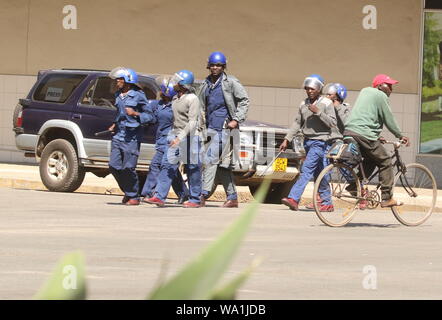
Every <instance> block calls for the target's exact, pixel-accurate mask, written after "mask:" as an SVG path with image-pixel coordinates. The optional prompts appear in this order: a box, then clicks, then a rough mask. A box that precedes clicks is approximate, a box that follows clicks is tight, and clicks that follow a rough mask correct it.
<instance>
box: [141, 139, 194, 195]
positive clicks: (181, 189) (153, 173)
mask: <svg viewBox="0 0 442 320" xmlns="http://www.w3.org/2000/svg"><path fill="white" fill-rule="evenodd" d="M166 150H167V146H161V148H158V149H157V152H156V153H155V155H154V156H153V158H152V161H151V162H150V166H149V173H148V174H147V178H146V182H145V183H144V186H143V190H142V191H141V196H143V197H152V196H153V195H154V191H155V187H156V186H157V183H158V177H159V174H160V172H161V164H162V161H163V158H164V154H165V151H166ZM172 189H173V191H174V192H175V194H176V195H177V196H178V197H179V198H182V197H188V196H189V189H188V188H187V186H186V184H185V183H184V181H183V177H182V176H181V172H180V171H179V170H177V171H176V176H175V178H174V179H173V180H172Z"/></svg>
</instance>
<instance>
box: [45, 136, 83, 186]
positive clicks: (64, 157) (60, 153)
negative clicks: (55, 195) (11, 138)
mask: <svg viewBox="0 0 442 320" xmlns="http://www.w3.org/2000/svg"><path fill="white" fill-rule="evenodd" d="M85 173H86V172H85V170H84V169H83V168H82V167H80V166H79V162H78V158H77V152H76V151H75V148H74V147H73V146H72V144H71V143H70V142H69V141H67V140H64V139H56V140H53V141H51V142H49V143H48V144H47V145H46V146H45V148H44V149H43V152H42V155H41V161H40V177H41V181H42V182H43V184H44V185H45V186H46V188H48V190H50V191H58V192H73V191H75V190H77V189H78V188H79V187H80V185H81V183H82V182H83V180H84V175H85Z"/></svg>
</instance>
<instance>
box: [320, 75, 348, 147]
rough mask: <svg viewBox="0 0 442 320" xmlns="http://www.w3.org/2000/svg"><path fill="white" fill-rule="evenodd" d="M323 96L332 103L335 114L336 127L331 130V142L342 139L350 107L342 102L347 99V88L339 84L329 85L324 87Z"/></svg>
mask: <svg viewBox="0 0 442 320" xmlns="http://www.w3.org/2000/svg"><path fill="white" fill-rule="evenodd" d="M323 91H324V94H325V96H326V97H327V98H329V99H330V100H331V101H333V106H334V107H335V112H336V121H337V125H336V126H334V127H332V129H331V140H332V142H333V140H335V139H342V138H343V136H342V134H343V133H344V123H345V121H346V120H347V118H348V116H349V115H350V111H351V106H350V104H348V103H346V102H344V100H345V98H346V97H347V88H346V87H345V86H344V85H343V84H340V83H330V84H327V85H326V86H325V87H324V90H323Z"/></svg>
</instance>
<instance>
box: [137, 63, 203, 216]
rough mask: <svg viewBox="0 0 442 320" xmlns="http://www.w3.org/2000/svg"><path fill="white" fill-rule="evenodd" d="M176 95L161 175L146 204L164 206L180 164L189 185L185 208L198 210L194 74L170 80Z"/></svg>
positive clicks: (183, 73)
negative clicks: (153, 192) (152, 194)
mask: <svg viewBox="0 0 442 320" xmlns="http://www.w3.org/2000/svg"><path fill="white" fill-rule="evenodd" d="M170 82H171V84H172V85H173V88H174V90H175V91H176V92H177V94H176V96H175V97H174V98H173V100H172V111H173V117H174V121H173V129H172V130H171V131H170V134H169V137H168V142H169V145H168V147H167V150H166V152H165V154H164V160H163V162H162V166H161V172H160V174H159V177H158V183H157V186H156V188H155V195H154V196H153V197H151V198H149V199H146V200H145V201H146V202H148V203H151V204H155V205H157V206H158V207H164V205H165V200H166V197H167V194H168V192H169V189H170V186H171V184H172V181H173V179H174V178H175V176H176V171H177V170H178V165H179V162H180V161H181V162H183V163H184V166H185V168H186V172H187V177H188V184H189V201H186V202H184V203H183V207H184V208H199V207H200V201H201V159H200V137H199V135H200V134H201V133H200V132H201V126H200V118H201V106H200V103H199V100H198V97H197V96H196V95H195V93H194V88H193V86H192V85H193V82H194V76H193V73H192V72H191V71H189V70H181V71H178V72H177V73H176V74H175V75H174V76H173V77H172V79H171V80H170Z"/></svg>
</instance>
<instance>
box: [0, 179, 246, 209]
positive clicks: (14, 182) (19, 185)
mask: <svg viewBox="0 0 442 320" xmlns="http://www.w3.org/2000/svg"><path fill="white" fill-rule="evenodd" d="M0 187H6V188H12V189H26V190H45V191H47V190H48V189H47V188H46V187H45V186H44V184H43V183H42V182H41V181H34V180H25V179H9V178H0ZM74 192H75V193H90V194H107V195H119V196H123V193H122V192H121V190H120V189H119V188H114V187H112V188H106V187H101V186H90V185H84V186H81V187H80V188H78V189H77V190H76V191H74ZM167 198H171V199H177V198H178V197H177V196H176V194H175V193H174V192H173V191H171V192H169V194H168V195H167ZM208 200H209V201H222V202H224V201H226V200H227V199H226V194H225V193H224V192H223V191H215V192H214V193H213V195H212V196H211V197H210V198H209V199H208ZM253 200H254V198H253V196H252V195H251V194H250V192H244V191H238V202H240V203H247V202H251V201H253Z"/></svg>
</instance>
